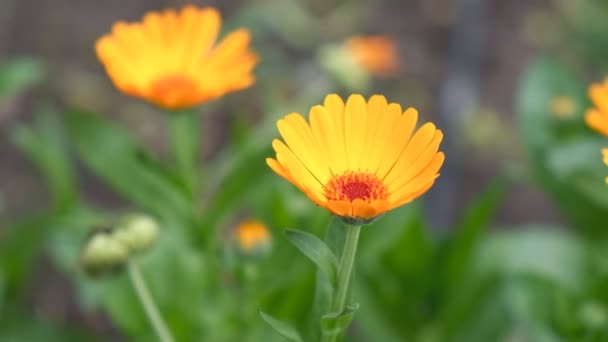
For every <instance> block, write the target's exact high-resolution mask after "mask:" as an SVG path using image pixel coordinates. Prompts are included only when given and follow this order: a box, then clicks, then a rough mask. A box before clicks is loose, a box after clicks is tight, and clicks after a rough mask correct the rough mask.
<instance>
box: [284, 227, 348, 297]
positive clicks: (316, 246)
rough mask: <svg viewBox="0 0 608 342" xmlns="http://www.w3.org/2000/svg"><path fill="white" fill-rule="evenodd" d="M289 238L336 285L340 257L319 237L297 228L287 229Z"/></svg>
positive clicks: (286, 233)
mask: <svg viewBox="0 0 608 342" xmlns="http://www.w3.org/2000/svg"><path fill="white" fill-rule="evenodd" d="M285 236H286V237H287V239H288V240H289V241H290V242H291V243H292V244H293V245H294V246H295V247H296V248H297V249H299V250H300V252H302V253H303V254H304V255H306V256H307V257H308V258H309V259H310V260H311V261H312V262H313V263H315V265H317V267H319V269H320V270H321V272H323V274H325V276H326V277H327V279H328V280H329V282H330V283H331V284H332V286H334V287H335V285H336V279H337V274H338V271H337V270H338V259H337V258H336V256H335V255H334V253H333V252H332V251H331V249H329V247H328V246H327V245H326V244H325V242H323V241H322V240H321V239H319V238H318V237H316V236H314V235H312V234H310V233H307V232H303V231H301V230H296V229H285Z"/></svg>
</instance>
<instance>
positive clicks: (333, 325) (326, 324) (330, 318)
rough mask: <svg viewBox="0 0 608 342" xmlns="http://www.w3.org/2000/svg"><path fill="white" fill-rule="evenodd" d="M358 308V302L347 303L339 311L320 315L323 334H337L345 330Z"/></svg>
mask: <svg viewBox="0 0 608 342" xmlns="http://www.w3.org/2000/svg"><path fill="white" fill-rule="evenodd" d="M358 309H359V303H354V304H349V305H347V306H346V307H345V308H344V311H342V312H340V313H328V314H325V315H323V317H321V331H322V332H323V335H325V336H339V335H341V334H342V333H343V332H345V331H346V329H347V328H348V326H349V325H350V322H352V320H353V318H354V317H355V312H357V310H358Z"/></svg>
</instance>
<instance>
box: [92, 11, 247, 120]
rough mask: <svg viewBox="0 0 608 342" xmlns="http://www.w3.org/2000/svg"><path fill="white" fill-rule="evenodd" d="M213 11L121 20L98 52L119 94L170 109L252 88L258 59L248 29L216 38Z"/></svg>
mask: <svg viewBox="0 0 608 342" xmlns="http://www.w3.org/2000/svg"><path fill="white" fill-rule="evenodd" d="M220 26H221V18H220V14H219V12H218V11H217V10H216V9H215V8H202V9H199V8H196V7H194V6H186V7H184V8H183V9H182V10H181V11H180V12H175V11H174V10H170V9H169V10H165V11H164V12H149V13H147V14H146V15H145V16H144V17H143V19H142V21H141V22H135V23H125V22H117V23H115V24H114V25H113V27H112V33H110V34H107V35H105V36H103V37H101V38H100V39H99V40H97V42H96V44H95V50H96V52H97V56H98V57H99V59H100V61H101V62H102V63H103V65H104V66H105V69H106V71H107V73H108V75H109V76H110V78H111V79H112V82H113V83H114V85H115V86H116V88H118V89H119V90H120V91H122V92H124V93H126V94H128V95H131V96H135V97H140V98H143V99H145V100H147V101H150V102H152V103H154V104H156V105H158V106H161V107H163V108H166V109H170V110H174V109H182V108H188V107H194V106H196V105H199V104H201V103H203V102H206V101H209V100H212V99H215V98H217V97H220V96H222V95H224V94H226V93H228V92H231V91H236V90H240V89H244V88H247V87H249V86H250V85H252V84H253V82H254V77H253V75H252V74H251V73H252V70H253V67H254V66H255V64H256V63H257V56H256V54H255V53H254V52H252V51H251V50H250V47H249V42H250V39H251V37H250V34H249V31H247V30H245V29H239V30H236V31H233V32H231V33H229V34H228V35H227V36H226V37H225V38H224V39H223V40H222V41H221V42H219V43H218V44H216V39H217V36H218V32H219V30H220Z"/></svg>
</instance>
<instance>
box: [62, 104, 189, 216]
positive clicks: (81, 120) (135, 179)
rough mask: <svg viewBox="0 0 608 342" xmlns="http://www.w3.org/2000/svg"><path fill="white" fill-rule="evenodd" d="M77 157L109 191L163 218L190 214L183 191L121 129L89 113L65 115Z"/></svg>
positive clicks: (157, 163) (184, 191) (74, 112)
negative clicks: (109, 188)
mask: <svg viewBox="0 0 608 342" xmlns="http://www.w3.org/2000/svg"><path fill="white" fill-rule="evenodd" d="M67 128H68V132H69V135H70V137H71V140H72V142H73V143H74V145H75V147H76V151H77V153H78V155H79V157H80V158H81V159H82V160H83V161H84V162H85V163H86V164H87V166H88V167H89V168H91V170H93V171H94V172H95V174H97V175H98V176H99V177H101V178H102V179H103V180H104V181H105V182H107V183H108V184H109V185H111V186H112V188H113V189H114V190H115V191H116V192H118V193H120V194H121V195H123V196H124V197H126V198H127V199H129V200H131V201H133V202H134V203H136V204H137V205H139V206H141V207H142V208H144V209H146V210H149V211H151V212H153V213H155V214H158V215H161V216H163V217H180V218H182V219H187V218H189V217H191V215H193V208H192V203H191V202H190V201H189V200H188V195H187V192H186V190H185V189H184V188H183V187H181V186H180V184H179V183H178V182H177V181H176V180H175V179H174V178H172V177H171V176H170V175H169V174H168V173H167V172H166V171H165V170H164V169H163V167H162V166H161V165H160V164H159V162H158V161H156V160H155V159H154V158H152V156H150V154H148V153H147V152H146V151H145V150H144V149H143V148H142V147H141V146H140V145H139V144H138V143H136V142H135V141H134V139H133V138H132V137H131V136H130V135H129V134H128V132H126V131H125V130H124V129H122V128H121V127H118V126H116V125H114V124H112V123H110V122H108V121H107V120H104V119H102V118H99V117H96V116H95V115H94V114H91V113H83V112H78V111H72V112H68V113H67Z"/></svg>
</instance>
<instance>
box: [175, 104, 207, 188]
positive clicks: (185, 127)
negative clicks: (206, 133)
mask: <svg viewBox="0 0 608 342" xmlns="http://www.w3.org/2000/svg"><path fill="white" fill-rule="evenodd" d="M169 130H170V137H169V139H170V144H171V149H172V153H173V158H174V162H175V166H176V168H177V172H178V174H179V176H180V177H181V179H182V180H183V182H184V183H185V184H186V186H187V188H188V191H189V193H190V194H191V195H193V196H194V194H196V191H197V188H198V186H199V183H198V180H199V171H200V170H199V169H198V165H197V161H198V157H199V153H200V115H199V113H198V111H196V110H187V111H179V112H174V113H169Z"/></svg>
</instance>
